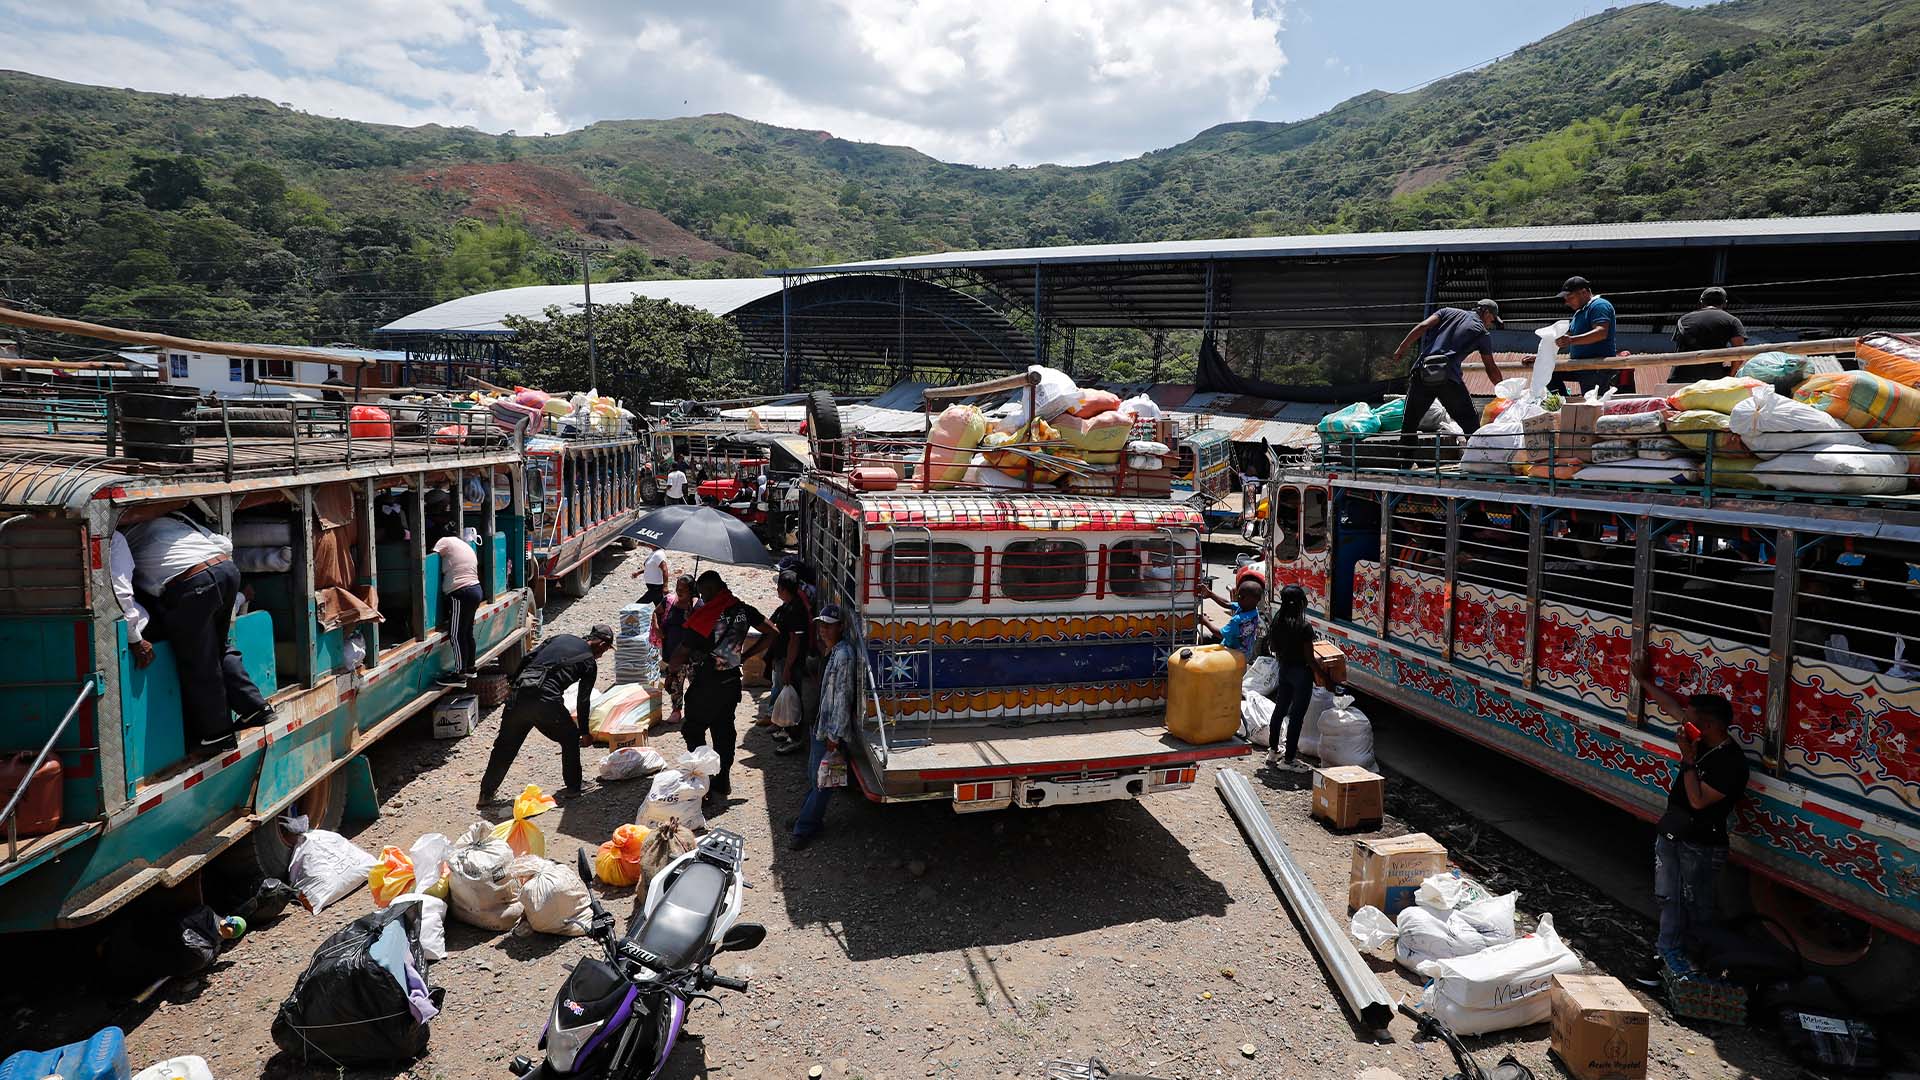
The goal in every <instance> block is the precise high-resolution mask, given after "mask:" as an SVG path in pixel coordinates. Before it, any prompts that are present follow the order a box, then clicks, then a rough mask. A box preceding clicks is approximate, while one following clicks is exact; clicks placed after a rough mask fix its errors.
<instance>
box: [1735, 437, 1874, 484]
mask: <svg viewBox="0 0 1920 1080" xmlns="http://www.w3.org/2000/svg"><path fill="white" fill-rule="evenodd" d="M1753 476H1754V479H1756V480H1758V481H1760V482H1761V483H1762V484H1765V485H1766V486H1767V487H1770V488H1773V489H1774V490H1776V491H1813V492H1819V493H1821V494H1828V495H1898V494H1900V493H1901V492H1903V491H1905V490H1907V463H1906V461H1905V459H1904V458H1902V457H1901V455H1900V453H1899V452H1898V451H1895V450H1892V449H1889V448H1887V447H1884V446H1867V445H1865V444H1859V445H1846V444H1837V445H1834V446H1816V447H1810V448H1808V449H1806V450H1801V451H1795V452H1794V453H1791V454H1781V455H1780V456H1779V457H1776V458H1774V459H1773V460H1771V461H1763V462H1761V463H1760V464H1758V465H1756V466H1754V468H1753Z"/></svg>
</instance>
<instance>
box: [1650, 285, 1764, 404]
mask: <svg viewBox="0 0 1920 1080" xmlns="http://www.w3.org/2000/svg"><path fill="white" fill-rule="evenodd" d="M1726 308H1727V290H1725V289H1723V288H1721V287H1719V286H1718V285H1715V286H1712V287H1710V288H1706V289H1702V290H1701V291H1700V309H1699V310H1698V311H1689V312H1687V313H1686V314H1685V315H1682V316H1680V321H1679V323H1678V324H1676V325H1675V326H1674V328H1673V344H1674V347H1675V348H1678V349H1679V350H1680V351H1681V352H1696V351H1699V350H1701V349H1730V348H1733V347H1735V346H1737V345H1745V344H1746V343H1747V328H1746V326H1745V325H1744V324H1742V323H1741V322H1740V320H1739V319H1737V318H1735V317H1734V316H1733V315H1732V314H1731V313H1729V312H1728V311H1727V310H1726ZM1731 364H1732V362H1731V361H1725V360H1722V361H1708V362H1707V363H1704V364H1682V365H1681V366H1679V367H1677V368H1674V369H1673V374H1672V375H1669V376H1667V381H1668V382H1676V383H1687V382H1693V381H1695V380H1697V379H1718V378H1722V377H1724V376H1725V375H1726V374H1727V368H1728V367H1729V366H1731Z"/></svg>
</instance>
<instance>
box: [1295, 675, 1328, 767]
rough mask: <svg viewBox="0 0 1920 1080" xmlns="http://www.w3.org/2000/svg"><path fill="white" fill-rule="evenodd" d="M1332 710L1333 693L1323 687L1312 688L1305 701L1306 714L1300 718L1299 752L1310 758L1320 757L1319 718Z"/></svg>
mask: <svg viewBox="0 0 1920 1080" xmlns="http://www.w3.org/2000/svg"><path fill="white" fill-rule="evenodd" d="M1331 708H1333V691H1331V690H1329V689H1327V688H1326V687H1324V686H1316V687H1314V688H1313V694H1312V696H1310V697H1309V698H1308V699H1307V711H1306V714H1305V715H1304V716H1302V717H1300V740H1299V749H1300V752H1301V753H1303V754H1305V755H1307V756H1308V757H1310V758H1317V757H1319V756H1320V718H1321V717H1322V716H1325V715H1326V712H1327V710H1328V709H1331Z"/></svg>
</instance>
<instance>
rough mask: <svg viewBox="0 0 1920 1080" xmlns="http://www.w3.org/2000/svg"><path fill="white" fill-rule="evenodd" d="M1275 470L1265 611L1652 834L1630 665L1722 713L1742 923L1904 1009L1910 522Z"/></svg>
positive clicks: (1919, 521)
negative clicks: (1742, 752)
mask: <svg viewBox="0 0 1920 1080" xmlns="http://www.w3.org/2000/svg"><path fill="white" fill-rule="evenodd" d="M1270 464H1271V466H1272V469H1273V472H1272V477H1273V480H1272V481H1271V482H1270V484H1269V489H1268V498H1269V500H1270V505H1271V506H1272V508H1273V509H1272V514H1271V520H1270V522H1269V525H1268V528H1267V530H1266V540H1265V543H1266V546H1267V552H1266V554H1267V557H1268V560H1269V564H1270V566H1271V567H1272V571H1271V573H1272V578H1273V582H1274V589H1275V590H1278V589H1279V588H1280V587H1281V586H1284V585H1287V584H1297V585H1300V586H1302V587H1303V588H1304V589H1305V590H1306V592H1307V595H1308V597H1309V601H1310V607H1311V612H1312V614H1313V615H1314V616H1315V617H1316V618H1317V619H1318V620H1320V622H1321V625H1322V626H1323V628H1324V629H1325V630H1326V632H1328V633H1329V634H1330V635H1331V636H1332V637H1334V638H1335V639H1337V640H1339V641H1340V642H1341V643H1342V644H1343V646H1344V647H1345V648H1346V651H1347V656H1348V668H1349V672H1350V679H1351V681H1352V683H1353V685H1354V686H1356V687H1357V688H1359V689H1361V690H1363V691H1365V692H1367V693H1369V694H1372V695H1375V696H1377V697H1379V698H1382V699H1384V700H1386V701H1389V702H1392V703H1393V704H1395V705H1398V706H1400V707H1402V708H1404V709H1406V710H1407V711H1408V712H1410V713H1413V714H1415V715H1417V716H1420V717H1423V718H1425V719H1427V720H1429V721H1432V722H1434V723H1437V724H1440V725H1442V726H1444V727H1447V728H1450V729H1452V730H1454V731H1457V732H1459V733H1461V734H1463V735H1466V736H1467V737H1469V738H1472V739H1474V740H1476V741H1478V742H1481V743H1484V744H1486V745H1488V746H1490V747H1493V748H1495V749H1498V750H1500V751H1503V752H1505V753H1507V754H1509V755H1511V756H1513V757H1516V758H1518V759H1520V760H1522V761H1525V762H1528V763H1530V764H1532V765H1535V766H1537V767H1539V768H1540V769H1542V770H1544V771H1546V772H1548V773H1550V774H1552V775H1554V776H1556V777H1559V778H1561V779H1563V780H1565V781H1566V782H1568V783H1570V784H1574V785H1576V786H1578V787H1580V788H1583V789H1585V790H1587V791H1589V792H1592V793H1593V794H1596V795H1598V796H1600V797H1601V798H1603V799H1605V800H1607V801H1609V802H1612V803H1614V804H1616V805H1619V806H1621V807H1623V808H1625V809H1627V810H1628V811H1630V812H1632V813H1634V814H1635V815H1637V816H1639V817H1642V818H1646V819H1649V820H1651V819H1654V818H1656V817H1658V815H1659V813H1660V812H1661V810H1662V809H1663V808H1664V806H1665V804H1666V800H1667V791H1668V788H1669V786H1670V784H1671V782H1672V780H1673V777H1674V771H1675V769H1676V767H1677V765H1678V751H1677V743H1676V740H1675V731H1674V724H1675V720H1674V718H1673V717H1670V716H1667V715H1665V714H1664V713H1662V712H1661V711H1660V710H1659V709H1658V708H1656V707H1654V706H1652V705H1651V704H1650V703H1649V702H1647V701H1646V700H1645V699H1644V697H1643V695H1642V694H1641V693H1640V692H1639V691H1638V689H1637V688H1636V687H1634V686H1633V685H1632V679H1631V678H1630V676H1629V675H1628V668H1629V665H1630V663H1631V660H1632V657H1633V656H1634V655H1635V653H1636V652H1637V651H1639V650H1642V649H1644V650H1645V651H1646V653H1647V655H1648V656H1649V658H1650V660H1651V663H1652V665H1653V668H1654V670H1655V674H1656V677H1657V678H1658V679H1659V680H1660V682H1661V684H1662V685H1663V686H1665V687H1666V688H1668V689H1671V690H1673V691H1675V692H1677V693H1681V694H1686V693H1716V694H1721V695H1724V696H1725V697H1727V698H1728V699H1729V700H1730V701H1731V702H1732V704H1733V708H1734V713H1735V720H1734V725H1733V727H1734V731H1735V734H1736V736H1737V737H1738V739H1739V740H1740V742H1741V744H1742V745H1743V746H1744V748H1745V749H1746V751H1747V754H1748V757H1749V760H1750V764H1751V765H1752V774H1753V781H1752V784H1751V786H1750V787H1749V789H1748V795H1747V797H1746V798H1745V799H1744V800H1743V801H1742V802H1741V804H1740V806H1739V809H1738V810H1737V812H1736V818H1735V836H1734V843H1733V854H1734V858H1735V861H1736V863H1738V864H1741V865H1743V866H1744V867H1746V868H1747V869H1748V871H1749V874H1748V878H1749V882H1750V888H1749V889H1748V890H1746V891H1745V894H1743V896H1742V898H1741V902H1742V903H1749V902H1750V903H1753V904H1754V905H1755V906H1756V907H1757V908H1759V909H1761V910H1762V911H1763V912H1765V913H1766V914H1769V915H1772V916H1774V917H1775V919H1776V922H1777V925H1781V926H1783V927H1786V928H1789V931H1790V932H1791V933H1792V935H1793V936H1794V937H1795V939H1796V940H1795V944H1796V945H1797V947H1798V948H1799V949H1800V951H1801V953H1802V955H1803V956H1806V957H1807V958H1808V959H1809V960H1810V961H1812V962H1814V963H1816V964H1817V965H1819V966H1821V967H1823V968H1827V969H1831V970H1833V971H1836V972H1845V973H1848V974H1849V975H1851V976H1854V977H1857V978H1859V979H1861V980H1864V981H1865V986H1864V987H1862V988H1865V987H1872V988H1874V992H1880V989H1881V988H1883V987H1896V988H1898V991H1899V992H1900V993H1903V994H1904V993H1909V992H1910V989H1911V988H1910V984H1909V982H1908V981H1907V979H1906V974H1905V973H1906V971H1907V970H1908V969H1910V967H1911V964H1912V962H1913V961H1914V960H1915V959H1916V958H1917V953H1916V949H1915V947H1914V944H1913V943H1914V941H1915V940H1916V939H1920V634H1915V633H1914V631H1913V630H1912V628H1914V627H1920V507H1916V506H1914V505H1913V504H1912V503H1911V502H1910V500H1909V499H1906V498H1883V499H1869V500H1852V501H1848V500H1839V499H1833V498H1826V499H1823V500H1813V499H1808V500H1796V499H1795V498H1793V497H1790V496H1786V495H1782V494H1777V493H1775V494H1767V495H1760V494H1756V493H1751V492H1748V493H1741V494H1738V495H1735V496H1732V497H1729V496H1728V495H1726V494H1724V493H1719V494H1716V493H1714V492H1713V491H1711V490H1691V489H1680V490H1674V489H1666V490H1661V489H1650V488H1638V489H1631V488H1626V487H1619V486H1616V487H1613V488H1606V487H1601V486H1597V485H1587V484H1579V483H1573V482H1567V481H1560V482H1556V483H1553V484H1551V485H1549V484H1546V483H1541V482H1538V481H1530V480H1526V479H1522V478H1517V477H1516V478H1500V477H1488V476H1483V475H1473V476H1469V475H1456V474H1454V473H1453V472H1451V471H1449V470H1434V469H1431V468H1429V469H1427V470H1426V471H1424V472H1416V471H1401V470H1399V469H1397V468H1365V467H1355V465H1354V464H1353V462H1352V461H1347V462H1341V461H1335V460H1314V459H1307V460H1299V459H1295V460H1282V459H1281V458H1280V457H1279V456H1278V455H1274V456H1273V457H1272V458H1271V460H1270ZM1909 635H1913V636H1909Z"/></svg>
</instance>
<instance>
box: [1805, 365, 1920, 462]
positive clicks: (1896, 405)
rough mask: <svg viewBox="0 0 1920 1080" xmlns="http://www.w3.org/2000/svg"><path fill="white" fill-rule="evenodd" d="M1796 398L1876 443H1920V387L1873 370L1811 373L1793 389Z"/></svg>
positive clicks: (1905, 444)
mask: <svg viewBox="0 0 1920 1080" xmlns="http://www.w3.org/2000/svg"><path fill="white" fill-rule="evenodd" d="M1793 399H1794V400H1795V401H1803V402H1805V403H1807V404H1808V405H1811V406H1813V407H1814V408H1816V409H1819V410H1820V411H1821V412H1824V413H1826V414H1827V415H1828V416H1831V417H1833V418H1834V419H1836V420H1838V421H1840V422H1841V423H1843V424H1845V425H1847V426H1848V427H1850V428H1852V429H1854V430H1855V431H1858V432H1860V433H1861V434H1862V435H1865V436H1866V437H1867V438H1868V439H1870V440H1872V441H1874V442H1880V443H1889V444H1891V445H1894V446H1910V445H1912V444H1914V443H1916V442H1920V390H1916V389H1914V388H1913V387H1911V386H1906V385H1904V384H1901V383H1897V382H1894V381H1893V380H1891V379H1883V378H1881V377H1880V376H1878V375H1875V374H1874V373H1873V372H1871V371H1842V372H1840V373H1838V374H1835V375H1809V376H1807V378H1806V380H1805V381H1804V382H1802V383H1801V384H1800V385H1799V386H1796V387H1794V388H1793ZM1888 429H1907V430H1888Z"/></svg>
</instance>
